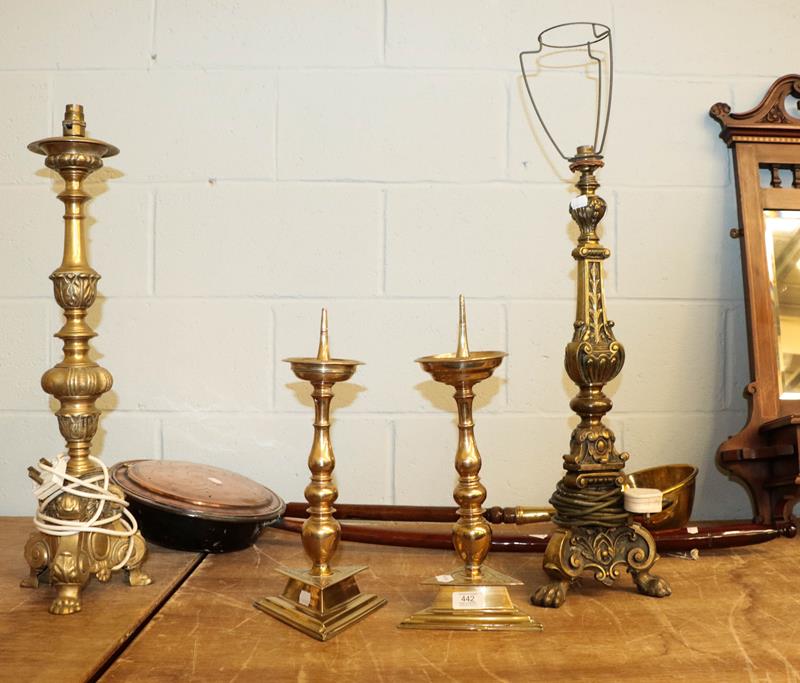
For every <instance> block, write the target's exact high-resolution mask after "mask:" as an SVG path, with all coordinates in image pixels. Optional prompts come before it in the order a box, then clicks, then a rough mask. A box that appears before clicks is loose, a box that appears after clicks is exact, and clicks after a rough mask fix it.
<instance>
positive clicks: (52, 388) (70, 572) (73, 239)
mask: <svg viewBox="0 0 800 683" xmlns="http://www.w3.org/2000/svg"><path fill="white" fill-rule="evenodd" d="M28 149H30V150H31V151H32V152H36V153H37V154H43V155H45V156H46V157H47V158H46V159H45V164H46V165H47V167H48V168H51V169H53V170H54V171H56V172H57V173H58V174H59V175H60V176H61V177H62V178H63V179H64V183H65V187H64V190H63V191H62V192H61V193H60V194H59V195H58V198H59V199H60V200H61V201H62V202H64V207H65V213H64V226H65V237H64V258H63V260H62V262H61V265H60V266H59V267H58V268H57V269H56V270H55V272H54V273H53V274H52V275H51V276H50V279H51V280H52V281H53V289H54V291H55V298H56V301H57V302H58V305H59V306H61V308H63V309H64V317H65V318H66V323H65V324H64V326H63V327H62V328H61V329H60V330H59V331H58V332H57V333H56V335H55V336H56V337H58V338H59V339H61V340H62V341H63V342H64V360H62V361H61V362H60V363H58V365H56V366H55V367H54V368H51V369H50V370H48V371H47V372H45V373H44V376H43V377H42V388H43V389H44V390H45V391H46V392H47V393H48V394H52V395H53V396H54V397H55V398H56V399H58V401H59V402H60V404H61V405H60V407H59V409H58V411H57V412H56V417H57V418H58V427H59V430H60V431H61V435H62V436H63V437H64V439H65V440H66V442H67V456H68V459H64V458H59V460H58V461H57V462H56V464H55V465H54V464H53V463H51V462H48V461H47V460H44V459H42V460H40V461H39V469H36V468H34V467H29V468H28V473H29V476H30V477H31V478H32V479H33V480H34V481H35V482H36V483H37V484H38V488H37V492H36V493H37V497H38V499H39V507H38V510H37V513H36V518H35V520H34V521H35V524H36V527H37V528H38V529H39V531H37V532H35V533H33V534H32V535H31V537H30V539H29V540H28V543H27V544H26V546H25V559H26V560H27V562H28V564H29V565H30V567H31V571H30V576H29V577H28V578H27V579H25V580H24V581H23V582H22V585H23V586H27V587H32V588H35V587H36V586H38V584H39V576H40V574H42V573H43V572H45V571H48V570H49V574H50V582H51V583H52V584H54V585H55V587H56V590H57V597H56V599H55V600H54V601H53V603H52V605H51V606H50V611H51V612H52V613H53V614H71V613H73V612H77V611H79V610H80V609H81V601H80V592H81V589H82V588H83V587H84V586H85V585H86V583H87V582H88V581H89V579H90V577H91V575H92V574H94V575H95V576H96V577H97V579H98V581H103V582H105V581H108V580H109V578H110V577H111V574H112V572H113V571H115V570H117V569H122V568H124V569H125V570H126V572H127V575H128V580H129V582H130V583H131V585H140V586H141V585H147V584H149V583H150V579H149V577H148V576H147V574H145V573H144V572H143V571H142V569H141V564H142V562H143V560H144V557H145V554H146V548H145V544H144V540H143V539H142V537H141V535H140V534H139V533H138V532H137V531H136V521H135V520H134V519H133V517H131V516H130V515H129V514H128V513H127V511H126V510H125V507H126V506H127V503H126V502H125V500H124V497H123V493H122V490H121V489H120V488H119V487H118V486H115V485H113V484H109V479H108V471H107V470H106V469H105V466H104V465H103V463H102V462H101V461H100V460H99V459H97V458H95V457H93V456H92V455H91V445H92V439H93V438H94V435H95V433H96V432H97V422H98V419H99V417H100V411H99V410H98V409H97V407H96V406H95V401H97V399H98V398H100V396H102V395H103V394H104V393H105V392H107V391H108V390H109V389H110V388H111V383H112V379H111V373H109V372H108V370H106V369H105V368H101V367H100V366H99V365H97V363H95V362H94V361H92V360H91V359H90V357H89V340H90V339H91V338H92V337H94V336H95V332H94V331H93V330H92V329H91V328H90V327H89V326H88V325H87V324H86V320H85V319H86V315H87V312H88V309H89V308H90V307H91V306H92V304H93V303H94V300H95V297H96V295H97V281H98V280H99V279H100V276H99V275H98V274H97V273H96V272H95V271H94V270H93V269H92V268H91V267H90V266H89V264H88V263H87V261H86V237H85V234H84V217H85V216H84V213H83V206H84V204H85V203H86V201H87V200H88V199H89V195H87V194H86V192H85V191H84V190H83V181H84V180H85V179H86V177H87V176H88V175H89V174H90V173H92V172H93V171H96V170H97V169H99V168H101V167H102V165H103V158H104V157H110V156H114V155H115V154H117V153H118V152H119V150H118V149H117V148H116V147H114V146H113V145H109V144H108V143H105V142H101V141H100V140H93V139H91V138H87V137H86V123H85V121H84V118H83V107H81V106H80V105H77V104H70V105H67V108H66V113H65V116H64V122H63V135H62V136H61V137H54V138H46V139H44V140H38V141H37V142H32V143H31V144H30V145H28Z"/></svg>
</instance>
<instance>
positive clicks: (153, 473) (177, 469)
mask: <svg viewBox="0 0 800 683" xmlns="http://www.w3.org/2000/svg"><path fill="white" fill-rule="evenodd" d="M111 477H112V479H113V480H114V482H115V483H116V484H117V485H119V486H120V487H121V488H122V490H123V491H124V492H125V494H126V496H130V497H131V498H135V499H136V500H137V501H139V502H140V503H144V504H147V505H152V506H154V507H157V508H160V509H162V510H167V511H169V512H174V513H176V514H179V515H185V516H187V517H199V518H203V519H215V520H221V521H231V522H254V521H262V522H267V521H270V520H273V519H275V518H277V517H280V516H281V515H282V514H283V511H284V509H285V508H286V504H285V503H284V502H283V500H282V499H281V498H280V496H278V495H277V494H276V493H274V492H273V491H270V490H269V489H268V488H267V487H265V486H262V485H261V484H259V483H258V482H255V481H253V480H252V479H248V478H247V477H244V476H242V475H241V474H236V473H235V472H231V471H229V470H224V469H222V468H221V467H212V466H211V465H201V464H199V463H193V462H182V461H180V460H128V461H126V462H121V463H118V464H116V465H114V466H113V467H112V468H111Z"/></svg>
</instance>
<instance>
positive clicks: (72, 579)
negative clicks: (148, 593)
mask: <svg viewBox="0 0 800 683" xmlns="http://www.w3.org/2000/svg"><path fill="white" fill-rule="evenodd" d="M110 528H112V529H114V530H116V531H124V530H125V528H124V527H123V525H122V524H119V523H112V524H111V525H110ZM129 542H130V543H133V552H132V553H131V556H130V558H129V559H128V562H127V563H126V564H125V567H124V569H125V573H126V576H127V579H128V583H129V584H130V585H131V586H147V585H148V584H150V583H152V579H151V578H150V577H149V576H148V575H147V574H146V573H145V571H144V569H143V567H142V564H143V563H144V560H145V558H146V555H147V547H146V545H145V542H144V539H143V538H142V536H141V534H139V532H136V533H135V534H134V535H133V536H130V537H124V536H108V535H106V534H99V533H94V532H80V533H77V534H72V535H70V536H52V535H50V534H45V533H42V532H39V531H36V532H34V533H32V534H31V535H30V538H29V539H28V542H27V543H26V544H25V560H26V561H27V563H28V565H29V566H30V575H29V576H27V577H26V578H24V579H23V580H22V581H21V582H20V585H21V586H22V587H23V588H38V587H39V583H40V579H42V577H44V576H45V575H46V574H47V575H49V576H47V578H49V582H50V583H51V584H52V585H53V586H54V587H55V589H56V597H55V599H54V600H53V602H52V603H51V605H50V613H51V614H74V613H75V612H80V611H81V591H82V590H83V588H84V587H85V586H86V584H88V583H89V579H91V577H92V575H94V576H95V577H96V578H97V580H98V581H100V582H101V583H106V582H107V581H109V580H110V579H111V576H112V573H113V567H115V566H116V565H117V564H119V562H120V561H121V560H122V559H123V558H124V557H125V554H126V553H127V552H128V543H129Z"/></svg>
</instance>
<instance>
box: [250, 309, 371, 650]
mask: <svg viewBox="0 0 800 683" xmlns="http://www.w3.org/2000/svg"><path fill="white" fill-rule="evenodd" d="M285 362H287V363H290V364H291V366H292V371H293V372H294V374H295V375H297V377H299V378H300V379H303V380H306V381H308V382H310V383H311V385H312V387H313V391H312V393H311V397H312V398H313V399H314V440H313V443H312V446H311V452H310V453H309V456H308V468H309V470H310V471H311V482H310V483H309V485H308V486H307V487H306V490H305V495H306V500H307V501H308V504H309V507H308V518H307V519H306V521H305V522H304V523H303V532H302V540H303V548H304V549H305V551H306V554H307V555H308V557H309V558H310V559H311V563H312V566H311V569H279V570H278V571H280V572H281V573H282V574H285V575H286V576H287V577H288V581H287V583H286V587H285V588H284V590H283V593H282V594H281V595H280V596H274V597H266V598H263V599H261V600H258V601H256V602H255V606H256V607H258V609H260V610H263V611H264V612H266V613H267V614H271V615H272V616H273V617H275V618H276V619H279V620H280V621H282V622H284V623H286V624H289V626H293V627H294V628H296V629H298V630H300V631H302V632H303V633H305V634H306V635H309V636H311V637H312V638H316V639H317V640H328V639H329V638H332V637H333V636H335V635H337V634H338V633H340V632H341V631H343V630H344V629H346V628H347V627H348V626H352V625H353V624H354V623H356V622H357V621H359V620H360V619H363V618H364V617H366V616H367V615H368V614H371V613H372V612H374V611H375V610H376V609H378V608H380V607H382V606H383V605H385V604H386V600H385V599H383V598H379V597H378V596H376V595H372V594H368V593H361V591H360V590H359V588H358V584H357V583H356V578H355V575H356V574H358V573H359V572H361V571H363V570H365V569H366V568H367V567H366V566H357V567H339V568H336V569H333V568H332V567H331V566H330V560H331V558H332V557H333V555H334V554H335V552H336V548H337V546H338V545H339V537H340V535H341V527H340V525H339V522H337V521H336V519H334V517H333V513H334V508H333V503H334V502H335V501H336V497H337V496H338V491H337V490H336V486H335V485H334V483H333V469H334V466H335V464H336V460H335V458H334V455H333V445H332V444H331V439H330V403H331V399H332V398H333V392H332V387H333V385H334V384H335V383H336V382H345V381H347V380H348V379H350V378H351V377H352V376H353V373H354V372H355V371H356V367H357V366H359V365H361V362H360V361H357V360H345V359H341V358H331V356H330V346H329V340H328V312H327V311H326V310H325V309H324V308H323V309H322V319H321V322H320V331H319V346H318V349H317V356H316V358H287V359H285Z"/></svg>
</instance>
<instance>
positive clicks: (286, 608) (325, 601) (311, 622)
mask: <svg viewBox="0 0 800 683" xmlns="http://www.w3.org/2000/svg"><path fill="white" fill-rule="evenodd" d="M364 569H366V566H363V567H340V568H338V569H335V570H334V571H333V574H331V575H330V576H313V575H312V574H310V573H309V572H308V570H302V569H279V570H278V571H280V572H281V573H282V574H285V575H286V576H288V577H289V580H288V582H287V583H286V588H284V589H283V594H282V595H279V596H276V597H268V598H262V599H261V600H257V601H256V602H254V603H253V604H254V605H255V606H256V607H257V608H258V609H260V610H262V611H264V612H266V613H267V614H271V615H272V616H273V617H275V618H276V619H279V620H280V621H282V622H283V623H285V624H288V625H289V626H293V627H294V628H296V629H298V630H299V631H302V632H303V633H305V634H306V635H307V636H311V637H312V638H316V639H317V640H329V639H330V638H333V637H334V636H335V635H337V634H338V633H341V632H342V631H344V629H346V628H347V627H348V626H352V625H353V624H355V623H356V622H357V621H359V620H361V619H363V618H364V617H366V616H367V615H368V614H371V613H372V612H374V611H375V610H376V609H378V608H379V607H383V606H384V605H385V604H386V600H385V599H384V598H379V597H378V596H377V595H371V594H369V593H362V592H361V591H360V590H359V588H358V584H357V583H356V578H355V575H356V574H358V572H360V571H363V570H364Z"/></svg>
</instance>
